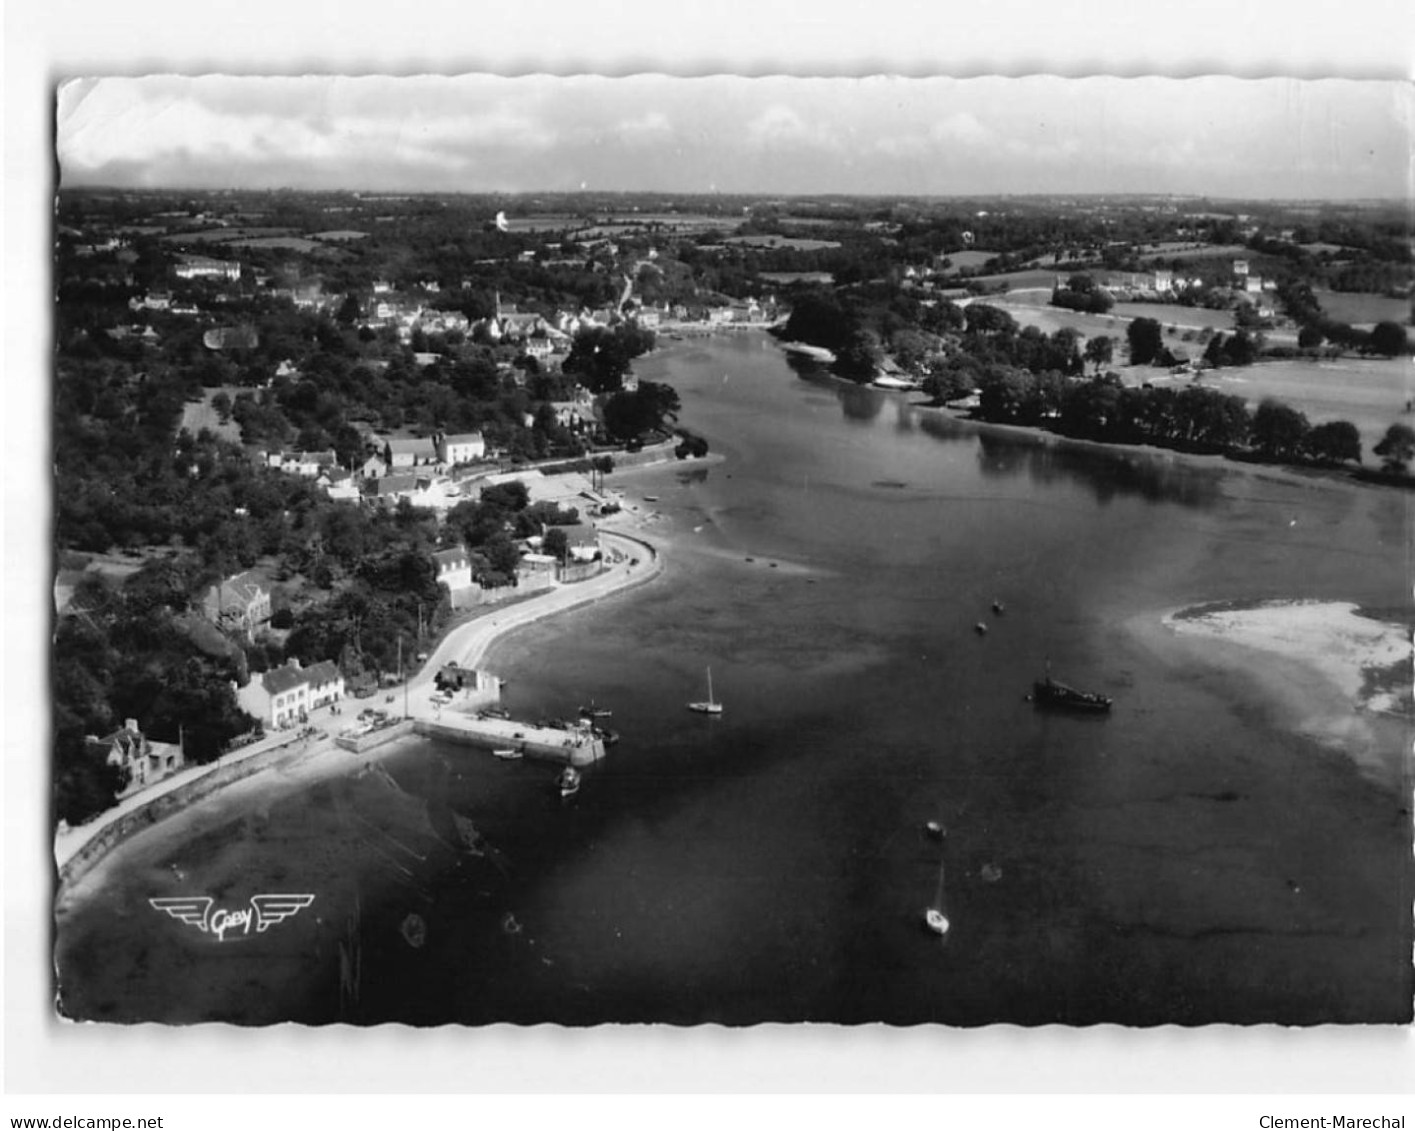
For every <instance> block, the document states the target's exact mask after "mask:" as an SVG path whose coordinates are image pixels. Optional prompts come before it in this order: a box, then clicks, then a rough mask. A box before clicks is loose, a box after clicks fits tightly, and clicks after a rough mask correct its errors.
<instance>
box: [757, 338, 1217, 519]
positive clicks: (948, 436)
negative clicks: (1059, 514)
mask: <svg viewBox="0 0 1415 1131" xmlns="http://www.w3.org/2000/svg"><path fill="white" fill-rule="evenodd" d="M784 356H785V360H786V363H787V364H788V365H789V366H790V368H791V369H792V371H793V372H795V373H796V375H797V376H798V377H800V378H801V379H802V380H803V381H805V382H807V383H808V384H810V385H811V386H813V387H814V388H817V389H822V390H826V391H828V392H830V393H831V395H832V396H833V397H834V398H835V402H836V403H837V404H838V405H839V406H840V411H841V416H842V417H843V418H844V419H845V420H846V421H848V422H850V423H851V424H861V425H864V424H871V423H875V422H876V421H881V420H882V418H883V419H888V418H884V416H883V414H884V408H885V406H886V404H890V405H892V406H893V416H892V420H889V427H890V431H891V432H892V433H893V434H895V435H914V434H919V433H922V434H924V435H927V436H929V437H931V438H932V439H935V440H938V441H940V442H942V443H946V444H959V443H961V444H974V445H976V449H977V455H978V463H977V466H978V469H979V471H981V472H982V474H983V475H985V476H987V477H989V478H1003V477H1014V476H1018V475H1024V474H1025V475H1026V476H1027V478H1028V479H1029V480H1030V482H1032V483H1034V484H1036V485H1038V486H1056V485H1061V484H1065V483H1069V482H1074V483H1078V484H1080V485H1082V486H1084V487H1086V488H1087V489H1088V490H1089V491H1090V492H1091V493H1092V495H1093V496H1094V497H1095V499H1096V500H1097V501H1098V502H1101V503H1106V502H1109V501H1110V500H1111V499H1114V498H1116V497H1117V496H1138V497H1140V498H1143V499H1146V500H1148V501H1150V502H1172V503H1178V504H1179V505H1181V506H1185V507H1209V506H1212V505H1213V504H1214V503H1215V502H1216V501H1217V500H1218V498H1219V484H1220V482H1221V481H1222V479H1223V476H1224V472H1223V471H1222V470H1220V469H1214V468H1202V467H1195V466H1193V465H1191V464H1187V463H1182V462H1179V461H1177V460H1175V459H1173V458H1171V457H1168V456H1165V455H1160V454H1153V453H1149V452H1141V451H1136V450H1135V449H1130V448H1098V447H1092V446H1088V445H1084V444H1081V443H1078V442H1075V441H1068V440H1066V439H1064V438H1062V437H1058V436H1052V435H1050V434H1043V433H1027V432H997V431H993V430H992V429H991V428H989V427H988V426H986V425H979V424H977V423H974V422H972V421H966V420H960V419H958V418H957V417H954V416H950V415H948V414H946V413H944V412H942V411H940V410H939V409H936V408H934V407H932V406H930V405H928V404H926V403H923V402H920V401H918V400H913V399H910V398H908V397H906V396H902V395H901V394H899V393H888V392H883V391H881V390H879V389H873V388H870V387H869V386H867V385H857V384H854V383H853V382H851V381H846V380H843V379H841V378H838V377H834V376H832V375H831V374H830V373H829V372H828V371H827V370H825V369H824V368H823V367H822V366H820V365H819V364H817V363H816V362H813V361H811V360H810V359H808V358H802V357H798V356H796V355H792V354H787V355H784ZM812 403H818V402H816V401H814V400H813V402H812Z"/></svg>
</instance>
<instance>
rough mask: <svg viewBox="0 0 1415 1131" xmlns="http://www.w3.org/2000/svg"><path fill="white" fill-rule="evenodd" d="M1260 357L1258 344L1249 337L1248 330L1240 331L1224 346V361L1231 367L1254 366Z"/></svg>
mask: <svg viewBox="0 0 1415 1131" xmlns="http://www.w3.org/2000/svg"><path fill="white" fill-rule="evenodd" d="M1257 356H1258V344H1257V343H1256V342H1255V341H1253V339H1252V338H1251V337H1249V336H1248V331H1247V330H1239V331H1238V333H1236V334H1234V335H1233V337H1231V338H1229V339H1228V341H1227V342H1225V343H1224V346H1223V359H1224V361H1226V362H1227V363H1228V364H1229V365H1234V366H1241V365H1252V364H1253V362H1254V360H1255V359H1256V358H1257Z"/></svg>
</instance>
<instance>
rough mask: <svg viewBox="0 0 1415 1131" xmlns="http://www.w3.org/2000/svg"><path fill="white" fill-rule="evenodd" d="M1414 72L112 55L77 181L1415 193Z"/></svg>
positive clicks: (70, 131) (486, 188) (61, 123)
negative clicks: (602, 71)
mask: <svg viewBox="0 0 1415 1131" xmlns="http://www.w3.org/2000/svg"><path fill="white" fill-rule="evenodd" d="M1413 125H1415V96H1412V90H1411V87H1410V84H1408V83H1403V82H1396V81H1388V80H1386V81H1382V80H1350V79H1292V78H1268V79H1242V78H1234V77H1226V76H1207V77H1200V78H1189V79H1172V78H1120V77H1089V78H1061V77H1056V76H1035V77H1021V78H1008V77H982V78H968V79H949V78H903V77H884V76H878V77H873V78H842V77H822V78H793V77H782V76H775V77H761V78H749V77H738V76H731V75H718V76H709V77H691V78H677V77H669V76H665V75H634V76H630V77H619V78H611V77H600V76H594V75H583V76H574V77H554V76H548V75H531V76H522V77H498V76H493V75H488V74H468V75H463V76H421V77H419V76H410V77H394V76H386V75H385V76H377V75H374V76H358V77H356V76H350V77H338V76H329V75H322V76H304V77H282V76H256V75H246V76H238V75H206V76H201V77H184V76H177V75H151V76H140V75H139V76H122V77H119V76H112V77H102V78H92V79H87V78H86V79H75V80H69V81H66V82H64V83H62V84H61V85H60V86H59V87H58V95H57V106H56V135H55V136H56V150H57V156H58V159H59V167H60V183H61V185H63V186H80V185H110V186H122V187H150V188H214V189H219V188H295V189H344V190H364V191H371V190H375V191H399V192H407V191H417V192H455V191H461V192H536V191H573V190H577V189H589V190H595V191H655V192H675V193H677V192H682V193H693V192H710V191H718V192H723V193H750V194H781V195H787V194H801V193H845V194H880V195H902V194H908V195H940V196H949V195H970V194H977V195H983V194H987V195H991V194H998V193H1011V194H1029V193H1176V194H1187V195H1207V196H1216V197H1230V198H1251V199H1256V198H1285V199H1351V198H1371V197H1383V198H1395V197H1408V196H1409V195H1410V178H1411V153H1412V149H1411V146H1412V126H1413Z"/></svg>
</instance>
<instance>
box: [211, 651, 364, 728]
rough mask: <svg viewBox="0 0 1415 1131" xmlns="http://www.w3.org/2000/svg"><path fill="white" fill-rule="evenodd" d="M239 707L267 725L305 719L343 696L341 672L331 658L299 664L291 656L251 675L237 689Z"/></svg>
mask: <svg viewBox="0 0 1415 1131" xmlns="http://www.w3.org/2000/svg"><path fill="white" fill-rule="evenodd" d="M236 697H237V699H238V700H239V702H240V704H241V707H242V708H243V709H244V710H246V711H248V712H249V713H250V714H252V715H254V716H255V717H256V718H258V719H260V720H261V722H263V723H265V724H266V725H267V726H270V727H275V728H282V727H290V726H295V725H297V724H299V723H302V722H304V721H305V720H306V719H308V717H309V713H310V712H311V711H313V710H315V709H317V708H319V707H323V706H327V705H328V704H331V703H337V702H338V701H339V700H340V699H343V698H344V676H343V674H342V673H341V672H340V671H339V668H338V665H336V664H335V663H334V662H333V661H332V660H321V661H320V662H319V663H317V664H311V665H310V666H309V667H308V668H302V667H301V666H300V661H299V660H291V661H290V662H289V663H288V664H285V665H283V666H281V667H278V668H272V669H271V670H270V671H268V672H263V673H262V674H261V675H260V676H258V677H256V678H253V679H252V680H251V681H250V683H248V684H246V686H245V687H243V688H241V689H240V690H239V691H237V693H236Z"/></svg>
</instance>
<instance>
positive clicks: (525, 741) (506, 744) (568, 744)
mask: <svg viewBox="0 0 1415 1131" xmlns="http://www.w3.org/2000/svg"><path fill="white" fill-rule="evenodd" d="M413 730H414V731H415V732H416V733H418V734H420V735H422V736H423V737H425V738H435V739H439V740H441V741H443V742H456V743H460V744H461V745H463V746H475V747H480V748H483V749H486V750H489V751H490V750H518V751H520V752H521V754H522V756H523V757H525V758H530V759H536V760H539V761H542V762H554V763H556V764H558V765H562V766H576V767H579V766H592V765H594V763H596V762H598V761H599V760H600V759H601V758H603V757H604V739H603V738H601V737H600V736H599V735H598V734H596V733H595V732H594V729H593V728H592V727H590V726H577V725H569V726H563V727H560V726H544V725H535V724H531V723H525V722H521V721H520V720H518V719H501V718H495V717H492V716H487V717H479V716H468V715H461V714H455V713H451V712H445V713H443V714H442V715H441V716H440V717H439V718H436V719H429V718H421V719H418V720H416V721H415V722H414V723H413Z"/></svg>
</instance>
